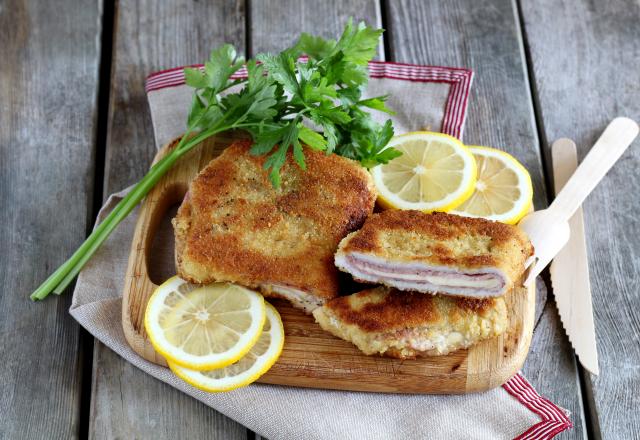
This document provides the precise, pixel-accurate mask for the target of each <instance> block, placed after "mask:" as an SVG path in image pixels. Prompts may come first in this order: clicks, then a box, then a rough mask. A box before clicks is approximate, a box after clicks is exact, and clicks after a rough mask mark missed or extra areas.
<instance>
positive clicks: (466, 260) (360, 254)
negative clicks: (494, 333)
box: [335, 210, 533, 298]
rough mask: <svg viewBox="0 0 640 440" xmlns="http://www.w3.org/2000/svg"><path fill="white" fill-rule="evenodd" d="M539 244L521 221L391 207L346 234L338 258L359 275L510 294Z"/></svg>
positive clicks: (431, 289)
mask: <svg viewBox="0 0 640 440" xmlns="http://www.w3.org/2000/svg"><path fill="white" fill-rule="evenodd" d="M531 255H533V247H532V245H531V243H530V241H529V239H528V238H527V236H526V235H525V233H524V232H522V231H521V230H520V229H519V228H518V227H516V226H512V225H506V224H503V223H498V222H493V221H489V220H485V219H481V218H469V217H461V216H458V215H452V214H445V213H438V212H435V213H432V214H425V213H422V212H419V211H401V210H388V211H383V212H381V213H379V214H373V215H372V216H371V217H369V218H368V219H367V221H366V222H365V224H364V225H363V227H362V229H360V230H359V231H356V232H353V233H351V234H349V235H348V236H347V237H345V238H344V240H342V242H341V243H340V246H339V248H338V251H337V253H336V255H335V263H336V266H337V267H338V268H340V269H341V270H343V271H345V272H348V273H350V274H351V275H352V276H353V277H354V278H355V279H357V280H359V281H363V282H368V283H380V284H384V285H386V286H390V287H395V288H398V289H401V290H407V291H419V292H424V293H432V294H435V293H442V294H448V295H459V296H465V297H471V298H486V297H496V296H501V295H504V294H505V293H506V292H508V291H509V290H511V289H512V287H513V286H514V284H515V283H516V282H517V281H518V280H519V279H520V278H521V276H522V273H523V271H524V270H525V262H526V260H527V259H528V258H529V257H530V256H531Z"/></svg>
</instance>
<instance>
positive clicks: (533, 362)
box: [385, 0, 586, 438]
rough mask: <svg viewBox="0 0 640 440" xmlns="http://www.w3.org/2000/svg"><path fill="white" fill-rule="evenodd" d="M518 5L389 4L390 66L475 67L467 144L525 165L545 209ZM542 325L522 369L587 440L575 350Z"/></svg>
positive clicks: (473, 1) (547, 320)
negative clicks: (498, 152)
mask: <svg viewBox="0 0 640 440" xmlns="http://www.w3.org/2000/svg"><path fill="white" fill-rule="evenodd" d="M515 6H516V4H515V2H512V1H509V0H480V1H478V0H454V1H448V2H422V1H419V0H414V1H408V0H403V1H391V2H388V3H387V10H386V11H385V12H386V14H385V15H386V16H387V17H388V20H389V22H388V23H387V27H389V28H390V32H389V35H388V37H389V40H388V47H389V50H388V54H387V55H388V58H389V59H390V60H391V61H400V62H415V63H426V64H436V65H454V66H460V67H470V68H472V69H473V70H474V72H475V79H474V84H473V86H472V88H471V96H470V98H469V110H468V118H467V123H466V128H465V133H464V142H465V143H467V144H479V145H488V146H492V147H496V148H502V149H504V150H506V151H508V152H510V153H512V154H513V155H514V156H515V157H516V158H517V159H518V160H520V161H521V162H522V163H523V164H524V165H525V166H526V167H527V169H528V170H529V172H530V173H531V178H532V180H533V188H534V203H535V206H536V208H537V209H539V208H544V207H545V206H546V204H547V203H546V201H547V194H546V188H545V179H544V178H543V169H542V167H541V158H540V144H539V139H538V135H537V132H536V124H535V115H534V111H533V103H532V98H531V92H530V89H529V80H528V77H527V66H526V65H525V53H524V48H523V41H522V36H521V30H520V26H519V22H518V20H517V11H516V10H515V9H514V8H515ZM546 7H547V8H549V7H551V5H549V4H548V5H547V6H546ZM550 56H553V55H550ZM544 310H545V312H544V313H545V314H549V313H550V312H551V310H550V309H549V307H546V308H545V309H544ZM539 326H542V327H543V329H544V331H542V332H540V333H539V334H536V335H535V338H536V339H534V340H535V345H534V346H533V347H534V349H533V350H532V352H531V353H530V354H529V357H528V358H527V362H526V363H525V365H524V367H523V371H524V373H525V376H526V377H528V378H531V381H532V383H533V384H534V385H535V386H536V389H537V390H538V391H539V392H540V393H542V394H543V395H545V396H546V397H548V398H549V399H551V400H552V401H553V402H555V403H557V404H559V405H561V406H562V407H564V408H567V409H569V410H570V411H571V413H572V419H573V422H574V425H575V426H574V429H573V430H571V431H566V432H564V433H562V434H561V437H564V438H581V437H583V436H584V435H586V434H585V431H584V430H583V425H584V421H583V409H582V396H581V394H580V386H579V383H578V380H577V376H576V362H575V358H574V356H573V353H572V351H571V346H570V345H569V341H568V340H567V338H566V336H565V335H564V331H563V329H562V327H561V325H560V324H559V321H558V318H557V316H555V315H552V316H543V317H542V319H541V320H540V323H539Z"/></svg>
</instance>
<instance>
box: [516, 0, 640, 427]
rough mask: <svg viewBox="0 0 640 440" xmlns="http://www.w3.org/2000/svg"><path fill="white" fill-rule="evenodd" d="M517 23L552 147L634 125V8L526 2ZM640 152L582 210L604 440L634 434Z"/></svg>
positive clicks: (557, 0)
mask: <svg viewBox="0 0 640 440" xmlns="http://www.w3.org/2000/svg"><path fill="white" fill-rule="evenodd" d="M522 16H523V19H524V25H525V33H526V36H527V40H528V44H529V51H530V55H531V60H532V63H533V75H534V78H532V82H533V84H534V86H535V91H536V94H537V99H538V104H539V108H540V113H541V116H542V123H543V124H542V126H543V128H544V135H545V137H546V140H548V141H549V144H550V143H551V142H552V141H553V140H554V139H556V138H559V137H564V136H567V137H571V138H573V139H574V140H575V141H576V143H577V145H578V152H579V156H580V158H582V157H584V155H585V154H586V153H587V152H588V151H589V149H590V148H591V146H592V145H593V143H594V142H595V140H596V139H597V137H598V135H599V134H600V132H601V131H602V130H603V129H604V127H605V126H606V124H607V123H608V122H609V121H610V120H611V119H612V118H614V117H615V116H619V115H624V116H629V117H631V118H633V119H635V120H636V121H638V120H640V88H638V72H639V71H640V46H639V45H638V41H640V26H638V21H639V20H640V5H639V4H638V2H637V1H631V0H628V1H625V0H617V1H613V2H587V1H581V2H575V1H568V0H544V1H539V2H523V4H522ZM546 147H547V146H546ZM548 147H550V145H548ZM638 147H640V142H638V141H637V140H636V142H635V143H634V145H632V146H631V147H630V148H629V151H627V152H626V153H625V154H624V155H623V156H622V158H621V159H620V162H618V164H616V165H615V167H614V169H613V170H612V171H610V172H609V174H608V176H607V177H606V178H605V179H604V180H603V181H602V183H600V185H599V186H598V188H596V190H595V192H594V193H593V194H592V195H591V196H590V197H589V199H587V201H586V203H585V204H584V214H585V230H586V234H587V244H588V250H589V261H590V271H591V288H592V294H593V309H594V313H595V325H596V334H597V344H598V351H599V357H600V372H601V373H600V376H599V377H597V378H596V377H591V378H589V377H587V380H586V383H587V385H588V386H591V387H592V389H591V390H586V392H585V394H586V395H587V396H589V395H591V393H592V394H593V399H594V402H590V403H591V408H590V410H591V411H590V412H591V413H594V414H595V413H597V417H595V420H592V423H593V428H594V434H595V435H598V434H601V436H602V437H603V438H632V437H635V436H637V435H638V432H640V421H639V420H638V417H637V414H638V407H640V374H638V373H639V371H640V367H639V366H640V345H639V344H638V338H637V336H638V335H639V334H640V312H638V311H639V310H640V295H639V294H638V291H639V287H640V278H639V277H638V273H640V236H638V231H640V220H639V216H638V208H637V200H638V196H637V194H638V192H639V191H640V176H639V175H638V167H639V165H640V150H639V148H638ZM547 154H548V155H549V156H550V153H549V152H548V151H547ZM585 374H586V375H587V376H589V374H588V373H585ZM598 426H599V432H598Z"/></svg>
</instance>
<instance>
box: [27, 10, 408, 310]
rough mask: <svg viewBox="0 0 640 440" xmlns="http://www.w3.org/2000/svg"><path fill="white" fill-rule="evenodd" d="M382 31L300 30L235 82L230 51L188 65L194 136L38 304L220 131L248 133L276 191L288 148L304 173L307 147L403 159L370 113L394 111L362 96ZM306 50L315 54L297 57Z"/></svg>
mask: <svg viewBox="0 0 640 440" xmlns="http://www.w3.org/2000/svg"><path fill="white" fill-rule="evenodd" d="M381 34H382V30H381V29H372V28H369V27H367V26H366V25H365V24H364V23H360V24H358V25H356V26H354V25H353V22H352V20H349V22H348V23H347V25H346V27H345V29H344V32H343V33H342V35H341V37H340V39H338V40H337V41H335V40H325V39H322V38H320V37H315V36H312V35H309V34H302V35H301V36H300V39H299V40H298V42H297V43H296V44H295V45H294V46H292V47H290V48H288V49H286V50H284V51H283V52H280V53H279V54H260V55H258V56H257V61H256V60H250V61H249V62H247V63H246V67H247V78H246V79H232V76H233V75H234V74H235V73H236V72H237V71H238V70H239V69H240V68H241V67H242V66H243V65H244V64H245V63H244V60H243V59H242V58H240V57H237V56H236V51H235V49H234V48H233V47H232V46H230V45H224V46H222V47H220V48H219V49H216V50H214V51H213V52H212V53H211V57H210V59H209V60H208V61H207V62H206V63H205V66H204V70H200V69H197V68H186V69H185V70H184V74H185V82H186V84H187V85H189V86H191V87H193V88H194V89H195V91H194V94H193V101H192V104H191V109H190V111H189V115H188V118H187V130H186V133H185V134H184V135H183V137H182V139H181V140H180V142H179V143H178V145H177V146H176V148H175V149H173V150H172V151H171V152H170V153H169V154H168V155H167V156H165V157H164V158H162V159H161V160H160V161H158V162H157V163H156V164H155V165H154V166H153V167H152V168H151V169H150V170H149V172H148V173H147V174H146V175H145V176H144V177H143V178H142V180H141V181H140V182H138V183H137V184H136V185H135V186H134V187H133V189H132V190H131V192H129V193H128V194H127V195H126V196H125V197H124V198H123V199H122V200H121V201H120V202H119V203H118V204H117V205H116V207H115V208H114V209H113V211H112V212H111V213H110V214H109V215H108V216H107V218H105V219H104V221H103V222H102V223H100V225H98V227H96V229H95V230H94V231H93V232H92V233H91V234H90V235H89V237H88V238H87V239H86V240H85V242H84V243H83V244H82V245H81V246H80V247H79V248H78V250H77V251H76V252H75V253H74V254H73V255H72V256H71V258H69V259H68V260H67V261H66V262H65V263H64V264H63V265H62V266H60V267H59V268H58V269H57V270H56V271H55V272H54V273H53V274H52V275H51V276H50V277H49V278H48V279H47V280H46V281H45V282H44V283H43V284H42V285H41V286H40V287H38V289H37V290H36V291H34V292H33V293H32V294H31V299H33V300H41V299H44V298H45V297H46V296H47V295H48V294H49V293H51V292H54V293H56V294H60V293H62V292H63V291H64V290H65V289H66V287H67V286H68V285H69V284H70V283H71V282H72V281H73V279H74V278H75V277H76V276H77V275H78V273H79V272H80V270H81V269H82V267H84V265H85V264H86V263H87V261H89V259H90V258H91V257H92V256H93V254H94V253H95V252H96V251H97V250H98V248H99V247H100V246H101V245H102V243H103V242H104V241H105V240H106V239H107V238H108V237H109V235H110V234H111V232H113V230H114V229H115V228H116V226H117V225H118V224H119V223H120V222H121V221H122V220H123V219H125V218H126V217H127V215H129V213H130V212H131V211H132V210H133V208H135V207H136V206H137V205H138V203H140V201H141V200H142V199H143V198H144V197H145V196H146V195H147V194H148V192H149V191H150V190H151V188H153V187H154V185H155V184H156V183H157V182H158V181H159V180H160V179H161V178H162V176H164V175H165V173H166V172H167V171H168V170H169V169H171V167H172V166H173V164H174V163H175V162H176V160H178V159H179V158H180V157H182V156H183V155H184V154H185V153H187V152H188V151H189V150H191V149H192V148H193V147H195V146H196V145H198V144H199V143H201V142H202V141H204V140H205V139H207V138H209V137H211V136H214V135H216V134H218V133H221V132H223V131H227V130H233V129H244V130H246V131H248V132H249V133H250V134H251V136H252V138H253V141H254V142H253V145H252V148H251V154H253V155H266V156H267V158H266V160H265V162H264V168H265V170H267V171H268V172H269V178H270V180H271V183H272V184H273V185H274V186H275V187H278V186H280V169H281V168H282V166H283V165H284V163H285V161H286V157H287V154H288V152H289V151H290V150H291V151H292V154H293V158H294V160H295V162H296V163H297V164H298V166H300V167H301V168H302V169H305V167H306V164H305V157H304V149H305V148H311V149H314V150H320V151H325V152H326V153H327V154H330V153H336V154H339V155H342V156H345V157H349V158H351V159H354V160H357V161H359V162H360V163H361V164H362V165H363V166H365V167H372V166H375V165H377V164H380V163H387V162H388V161H389V160H391V159H393V158H394V157H397V156H399V155H400V153H399V152H398V151H397V150H395V149H393V148H386V146H387V143H388V142H389V140H390V139H391V137H392V136H393V126H392V124H391V121H390V120H388V121H387V122H386V123H385V124H378V123H377V122H375V121H374V120H373V119H372V118H371V116H370V114H369V113H368V111H367V109H374V110H378V111H383V112H387V113H392V112H391V111H390V110H389V109H388V108H387V107H386V106H385V100H386V96H379V97H375V98H368V99H362V93H363V91H364V89H365V87H366V84H367V81H368V72H367V64H368V62H369V60H371V59H372V58H373V56H374V55H375V52H376V48H377V45H378V41H379V39H380V35H381ZM302 54H305V55H307V57H308V58H307V59H306V60H300V59H299V58H300V56H301V55H302ZM231 88H237V90H238V91H232V90H229V89H231ZM223 92H227V93H225V94H224V95H223Z"/></svg>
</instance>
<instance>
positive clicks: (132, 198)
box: [31, 124, 235, 300]
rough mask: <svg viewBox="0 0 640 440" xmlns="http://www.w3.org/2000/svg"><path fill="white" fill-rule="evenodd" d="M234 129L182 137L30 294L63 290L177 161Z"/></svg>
mask: <svg viewBox="0 0 640 440" xmlns="http://www.w3.org/2000/svg"><path fill="white" fill-rule="evenodd" d="M231 128H235V127H234V126H233V124H231V125H226V126H222V127H221V126H218V127H215V128H212V129H209V130H206V131H205V132H202V133H199V134H198V135H196V136H194V137H193V138H190V139H189V138H188V137H187V136H186V135H185V136H183V138H182V139H181V140H180V142H179V143H178V145H177V146H176V148H175V149H174V150H173V151H172V152H171V153H169V154H168V155H167V156H165V157H163V158H162V159H161V160H160V161H158V162H157V163H156V164H155V165H154V166H153V167H152V168H151V169H150V170H149V172H148V173H147V174H146V175H145V176H144V177H143V178H142V180H140V182H138V183H137V184H136V185H135V186H134V187H133V189H132V190H131V191H130V192H129V194H127V195H126V196H125V197H124V198H123V199H122V200H120V202H118V204H117V205H116V206H115V208H114V209H113V211H111V213H109V215H108V216H107V218H105V219H104V221H103V222H102V223H100V224H99V225H98V227H96V229H95V230H94V231H93V232H92V233H91V234H90V235H89V237H87V239H86V240H85V241H84V243H82V245H81V246H80V247H79V248H78V250H76V252H75V253H74V254H73V255H72V256H71V257H70V258H69V259H68V260H67V261H66V262H65V263H64V264H62V266H60V267H59V268H58V269H57V270H56V271H55V272H54V273H53V274H51V276H49V278H47V280H46V281H45V282H44V283H42V284H41V285H40V286H39V287H38V288H37V289H36V290H35V291H34V292H33V293H32V294H31V299H32V300H41V299H44V298H45V297H46V296H47V295H49V294H50V293H51V292H52V291H53V292H55V293H57V294H60V293H62V291H64V290H65V289H66V288H67V287H68V285H69V284H70V283H71V281H73V279H74V278H75V277H76V275H78V273H79V272H80V270H81V269H82V268H83V267H84V265H85V264H86V263H87V261H89V259H90V258H91V257H92V256H93V254H95V252H96V251H97V250H98V248H99V247H100V246H101V245H102V243H104V241H105V240H106V239H107V238H108V237H109V235H110V234H111V232H113V230H114V229H115V228H116V226H118V224H119V223H120V222H121V221H122V220H124V219H125V218H126V217H127V215H129V213H130V212H131V211H132V210H133V209H134V208H135V207H136V206H137V205H138V203H140V201H141V200H142V199H143V198H144V197H145V196H146V195H147V194H148V193H149V191H150V190H151V188H153V187H154V185H155V184H156V183H157V182H158V181H159V180H160V179H161V178H162V176H164V175H165V174H166V172H167V171H168V170H169V169H170V168H171V167H172V166H173V164H174V163H175V162H176V160H178V159H179V158H180V157H182V156H183V155H184V154H185V153H187V152H188V151H189V150H191V149H192V148H193V147H195V146H196V145H198V144H199V143H200V142H202V141H203V140H205V139H206V138H208V137H210V136H213V135H215V134H217V133H220V132H222V131H226V130H228V129H231ZM189 131H190V130H187V133H189Z"/></svg>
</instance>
